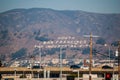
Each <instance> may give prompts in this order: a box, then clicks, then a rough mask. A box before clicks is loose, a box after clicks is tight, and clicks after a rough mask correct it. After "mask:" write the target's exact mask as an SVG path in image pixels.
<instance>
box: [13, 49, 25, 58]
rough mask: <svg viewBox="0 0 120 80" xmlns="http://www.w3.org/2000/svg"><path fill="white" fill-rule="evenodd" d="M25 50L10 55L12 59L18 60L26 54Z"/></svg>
mask: <svg viewBox="0 0 120 80" xmlns="http://www.w3.org/2000/svg"><path fill="white" fill-rule="evenodd" d="M26 51H27V50H26V48H21V49H20V50H18V51H16V52H15V53H12V59H16V58H20V57H22V56H24V55H25V54H26Z"/></svg>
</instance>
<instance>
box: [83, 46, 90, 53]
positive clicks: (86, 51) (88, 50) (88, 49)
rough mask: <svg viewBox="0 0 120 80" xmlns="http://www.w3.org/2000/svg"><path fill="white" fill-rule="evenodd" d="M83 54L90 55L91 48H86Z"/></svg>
mask: <svg viewBox="0 0 120 80" xmlns="http://www.w3.org/2000/svg"><path fill="white" fill-rule="evenodd" d="M82 53H83V54H89V53H90V48H89V47H87V48H84V49H83V51H82Z"/></svg>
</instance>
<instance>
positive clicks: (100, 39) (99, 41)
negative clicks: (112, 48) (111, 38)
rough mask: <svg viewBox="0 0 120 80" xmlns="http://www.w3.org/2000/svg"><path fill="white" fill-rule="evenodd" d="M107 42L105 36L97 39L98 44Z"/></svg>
mask: <svg viewBox="0 0 120 80" xmlns="http://www.w3.org/2000/svg"><path fill="white" fill-rule="evenodd" d="M105 43H106V41H105V39H103V38H99V39H98V40H97V41H96V44H101V45H104V44H105Z"/></svg>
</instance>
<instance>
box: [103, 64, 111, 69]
mask: <svg viewBox="0 0 120 80" xmlns="http://www.w3.org/2000/svg"><path fill="white" fill-rule="evenodd" d="M102 69H113V67H111V66H108V65H104V66H102Z"/></svg>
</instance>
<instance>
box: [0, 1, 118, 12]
mask: <svg viewBox="0 0 120 80" xmlns="http://www.w3.org/2000/svg"><path fill="white" fill-rule="evenodd" d="M16 8H26V9H28V8H51V9H55V10H83V11H89V12H97V13H120V0H0V12H4V11H7V10H10V9H16Z"/></svg>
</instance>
